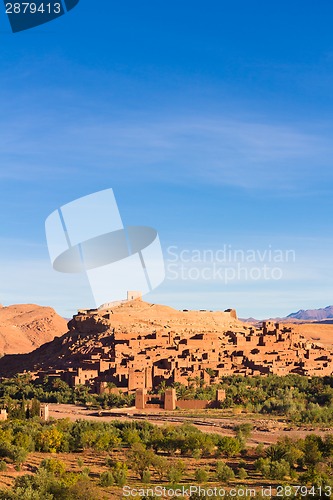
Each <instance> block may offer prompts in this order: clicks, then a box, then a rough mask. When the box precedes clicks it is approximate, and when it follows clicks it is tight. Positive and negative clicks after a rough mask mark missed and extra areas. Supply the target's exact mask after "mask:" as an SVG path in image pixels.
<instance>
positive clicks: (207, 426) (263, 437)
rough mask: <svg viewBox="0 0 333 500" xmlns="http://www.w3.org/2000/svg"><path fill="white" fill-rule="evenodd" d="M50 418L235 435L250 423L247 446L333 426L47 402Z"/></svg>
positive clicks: (321, 431)
mask: <svg viewBox="0 0 333 500" xmlns="http://www.w3.org/2000/svg"><path fill="white" fill-rule="evenodd" d="M49 410H50V412H49V413H50V417H52V418H55V419H60V418H69V419H70V420H77V419H84V420H95V421H104V422H112V421H113V420H120V421H133V420H142V419H144V420H146V421H148V422H150V423H152V424H155V425H164V424H165V423H170V424H173V425H181V424H183V423H184V422H187V423H191V424H193V425H195V426H196V427H197V428H198V429H200V430H201V431H202V432H212V433H216V434H221V435H224V436H234V435H235V433H234V431H233V428H234V426H236V425H239V424H242V423H245V422H246V423H249V424H252V426H253V431H252V433H251V438H250V439H249V440H248V441H247V444H248V445H249V446H256V445H257V444H259V443H263V444H265V445H269V444H272V443H275V442H276V441H277V440H278V439H280V438H281V437H285V436H286V437H290V438H294V439H299V438H304V437H305V436H306V435H307V434H312V433H316V434H318V435H321V436H323V435H325V434H332V433H333V429H332V428H329V427H326V428H315V427H293V428H291V427H288V426H287V424H286V423H285V422H283V421H279V420H275V419H269V418H266V419H259V420H258V418H256V417H251V416H250V417H248V416H246V418H244V416H237V415H235V416H232V417H230V416H226V417H221V418H209V416H208V417H199V418H198V417H195V416H188V415H181V414H177V413H171V414H170V415H166V414H165V413H164V412H158V411H156V412H151V413H147V412H141V413H140V412H138V411H137V410H135V409H133V408H126V409H120V410H119V409H114V410H110V411H105V412H102V413H101V414H100V415H99V414H98V412H97V411H96V410H92V409H91V408H85V407H79V406H75V405H69V404H68V405H67V404H50V405H49Z"/></svg>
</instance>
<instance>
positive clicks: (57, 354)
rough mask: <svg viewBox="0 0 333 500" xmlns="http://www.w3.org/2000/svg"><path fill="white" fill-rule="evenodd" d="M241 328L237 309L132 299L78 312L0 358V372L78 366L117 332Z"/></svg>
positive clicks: (135, 334)
mask: <svg viewBox="0 0 333 500" xmlns="http://www.w3.org/2000/svg"><path fill="white" fill-rule="evenodd" d="M237 328H239V329H241V328H242V323H241V322H240V321H239V320H238V319H237V317H236V312H235V311H234V310H233V309H229V310H227V311H225V312H218V311H216V312H209V311H178V310H175V309H172V308H171V307H167V306H162V305H158V304H149V303H147V302H144V301H141V300H140V301H133V302H130V303H125V304H122V305H120V306H117V307H115V308H113V309H112V310H111V311H108V312H105V311H98V314H92V315H89V312H88V314H87V315H86V314H81V313H80V314H78V315H77V316H75V317H74V318H73V319H72V320H71V321H69V323H68V332H67V333H65V334H64V335H62V336H61V337H58V338H54V339H53V340H52V341H51V342H48V343H46V344H44V345H42V346H41V347H39V348H38V349H36V350H35V351H33V352H31V353H29V354H22V355H9V356H4V357H3V358H2V359H0V375H2V376H5V375H6V374H7V375H13V374H15V373H18V372H21V371H23V370H26V371H38V370H40V369H47V370H50V369H55V370H62V369H70V368H77V367H78V366H80V365H81V363H82V362H83V361H84V360H85V359H87V357H89V356H91V355H94V354H95V353H96V356H97V357H98V356H99V354H98V353H99V350H100V349H101V348H103V347H104V346H112V345H113V344H114V338H115V335H117V334H124V333H125V334H130V335H131V336H132V337H133V338H140V335H143V334H145V333H146V332H147V331H148V332H153V331H163V332H169V331H172V332H173V335H177V334H179V335H190V334H191V333H192V334H194V333H197V332H201V333H204V332H212V331H215V332H222V331H227V330H228V329H233V330H237Z"/></svg>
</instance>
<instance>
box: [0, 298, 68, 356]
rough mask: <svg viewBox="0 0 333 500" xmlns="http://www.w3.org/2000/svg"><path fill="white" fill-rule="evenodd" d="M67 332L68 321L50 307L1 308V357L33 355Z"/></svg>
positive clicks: (25, 305)
mask: <svg viewBox="0 0 333 500" xmlns="http://www.w3.org/2000/svg"><path fill="white" fill-rule="evenodd" d="M66 331H67V322H66V320H65V319H64V318H62V317H61V316H59V315H58V314H57V313H56V312H55V310H54V309H52V308H51V307H42V306H38V305H35V304H17V305H12V306H8V307H3V306H0V354H16V353H17V354H18V353H27V352H31V351H32V350H34V349H36V348H37V347H39V346H41V345H42V344H45V342H49V341H50V340H53V339H54V337H57V336H60V335H62V334H63V333H64V332H66Z"/></svg>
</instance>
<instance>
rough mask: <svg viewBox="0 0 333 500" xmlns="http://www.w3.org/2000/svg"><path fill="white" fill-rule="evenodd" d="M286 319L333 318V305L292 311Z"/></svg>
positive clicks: (313, 319) (312, 319)
mask: <svg viewBox="0 0 333 500" xmlns="http://www.w3.org/2000/svg"><path fill="white" fill-rule="evenodd" d="M286 319H299V320H302V321H323V320H327V319H333V306H327V307H324V308H321V309H306V310H304V309H300V310H299V311H297V312H295V313H291V314H289V315H288V316H287V318H286Z"/></svg>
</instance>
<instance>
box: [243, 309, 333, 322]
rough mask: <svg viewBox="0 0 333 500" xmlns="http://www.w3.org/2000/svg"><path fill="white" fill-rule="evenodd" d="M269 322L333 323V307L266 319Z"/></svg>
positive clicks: (303, 310)
mask: <svg viewBox="0 0 333 500" xmlns="http://www.w3.org/2000/svg"><path fill="white" fill-rule="evenodd" d="M239 319H240V320H241V321H245V322H247V323H260V322H261V321H265V320H260V319H256V318H246V319H244V318H239ZM265 319H267V320H273V321H281V322H284V323H288V322H289V323H293V322H298V321H300V322H302V321H303V322H309V323H310V322H312V323H333V306H327V307H323V308H320V309H300V310H299V311H297V312H293V313H291V314H288V316H286V317H284V318H265Z"/></svg>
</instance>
